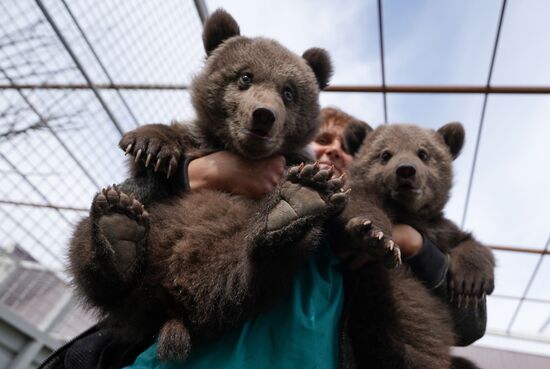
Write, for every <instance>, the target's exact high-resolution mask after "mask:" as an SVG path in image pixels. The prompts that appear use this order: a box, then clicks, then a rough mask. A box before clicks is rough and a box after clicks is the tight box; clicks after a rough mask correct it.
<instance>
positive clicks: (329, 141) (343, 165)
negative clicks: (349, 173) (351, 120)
mask: <svg viewBox="0 0 550 369" xmlns="http://www.w3.org/2000/svg"><path fill="white" fill-rule="evenodd" d="M343 131H344V129H343V128H340V127H334V126H330V125H329V126H325V127H323V128H321V132H320V133H319V135H318V136H317V138H315V140H314V141H313V142H312V143H311V146H312V149H313V152H314V153H315V158H316V159H317V160H318V161H319V163H320V164H321V167H322V168H328V167H330V166H333V167H334V175H335V176H339V175H341V174H342V173H344V172H345V171H346V169H347V167H348V165H349V164H350V163H351V161H352V159H353V156H351V155H350V154H348V153H347V152H346V150H345V149H344V142H343Z"/></svg>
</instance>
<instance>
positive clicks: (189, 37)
mask: <svg viewBox="0 0 550 369" xmlns="http://www.w3.org/2000/svg"><path fill="white" fill-rule="evenodd" d="M201 30H202V23H201V19H200V18H199V15H198V13H197V10H196V8H195V3H194V2H193V1H191V0H189V1H181V0H168V1H163V2H162V3H159V2H158V1H153V0H148V1H139V2H138V1H125V2H115V1H99V2H98V1H91V0H84V1H78V2H66V1H63V0H44V1H41V0H36V1H31V0H8V1H3V2H0V83H2V84H5V85H9V86H11V88H9V89H2V90H0V175H1V178H2V180H1V182H0V219H1V222H0V251H1V253H0V258H1V259H0V290H1V291H2V294H1V297H0V303H2V304H4V305H6V306H8V307H10V308H11V309H13V310H14V311H15V312H16V313H18V314H19V315H20V316H21V317H23V318H24V319H26V320H27V321H29V322H31V323H33V324H35V325H36V326H38V327H40V328H41V329H49V330H50V333H52V334H54V335H55V336H56V337H58V338H60V339H67V338H69V337H71V336H73V335H74V334H76V333H78V332H79V331H82V329H84V328H85V326H86V325H89V324H91V323H92V322H93V317H92V316H91V315H89V314H88V313H86V312H84V311H83V310H82V309H81V308H80V307H78V306H76V304H75V303H74V301H75V300H74V299H72V298H70V295H71V289H70V287H69V285H68V284H67V276H66V275H65V274H64V272H63V270H64V268H65V267H66V262H65V257H64V255H65V254H66V248H67V245H68V241H69V238H70V235H71V233H72V229H73V228H74V226H75V224H76V223H77V222H78V220H79V219H81V218H82V217H83V216H84V215H86V213H87V211H88V208H89V204H90V201H91V199H92V197H93V195H94V194H95V193H96V192H97V191H98V190H99V189H100V188H101V187H103V186H106V185H108V184H111V183H117V182H119V181H121V180H123V179H124V178H125V176H126V172H127V170H126V168H125V164H124V157H123V155H122V154H121V152H120V151H119V150H118V148H117V143H118V140H119V139H120V135H121V131H125V130H130V129H133V128H135V127H136V126H138V125H139V124H145V123H151V122H164V123H168V122H170V121H172V120H183V119H188V118H190V117H191V116H192V109H191V107H190V103H189V96H188V92H187V91H185V90H170V91H162V90H146V91H139V90H133V91H121V90H119V89H116V88H115V89H112V90H102V91H98V90H96V89H95V88H94V87H93V85H94V84H95V83H105V84H110V85H112V84H117V83H141V84H156V85H159V84H166V83H172V84H173V83H177V84H188V83H189V81H190V79H191V78H192V76H193V73H194V71H195V70H197V69H198V68H199V67H200V65H201V63H202V60H203V51H202V43H201V39H200V34H201ZM52 83H53V84H63V85H71V84H85V85H87V86H88V87H89V89H80V90H74V89H70V88H66V89H58V90H48V89H41V88H37V89H20V88H17V87H16V86H17V85H19V84H37V85H41V84H52ZM22 255H23V256H24V257H23V259H24V260H25V261H24V262H21V260H22V259H21V258H22ZM65 300H67V301H66V303H68V304H69V305H70V306H69V308H65V309H64V310H63V317H62V319H61V320H59V321H58V320H55V319H54V318H55V317H52V316H51V315H52V314H54V315H55V314H56V313H59V311H60V310H59V309H60V306H59V303H60V301H65ZM48 317H49V318H48ZM48 319H50V320H51V322H53V324H54V325H53V326H51V327H49V326H48V325H47V324H46V323H44V322H45V320H48Z"/></svg>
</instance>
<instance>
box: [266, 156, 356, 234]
mask: <svg viewBox="0 0 550 369" xmlns="http://www.w3.org/2000/svg"><path fill="white" fill-rule="evenodd" d="M343 186H344V178H343V177H338V178H332V170H331V169H321V168H320V166H319V163H315V164H307V165H306V164H303V163H302V164H300V165H297V166H294V167H291V168H290V169H289V170H288V174H287V178H286V181H285V182H284V183H283V184H282V185H281V187H280V195H281V199H280V201H279V202H278V203H277V204H276V205H275V207H274V208H273V210H271V212H270V213H269V215H268V218H267V231H268V232H271V231H280V230H282V229H285V228H287V227H293V226H294V225H296V224H298V223H300V222H305V223H308V222H309V220H311V219H322V218H323V217H324V216H327V215H332V214H335V213H338V212H340V211H342V210H343V209H344V207H345V206H346V203H347V200H348V197H349V190H347V191H344V190H343Z"/></svg>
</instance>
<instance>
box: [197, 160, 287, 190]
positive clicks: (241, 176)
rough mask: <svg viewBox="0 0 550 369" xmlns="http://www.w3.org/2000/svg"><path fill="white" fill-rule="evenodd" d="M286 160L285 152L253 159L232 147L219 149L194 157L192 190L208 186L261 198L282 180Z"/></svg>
mask: <svg viewBox="0 0 550 369" xmlns="http://www.w3.org/2000/svg"><path fill="white" fill-rule="evenodd" d="M285 164H286V162H285V158H284V157H283V156H281V155H278V156H274V157H271V158H267V159H261V160H249V159H245V158H243V157H241V156H239V155H237V154H233V153H231V152H229V151H218V152H215V153H213V154H210V155H206V156H203V157H200V158H197V159H194V160H192V161H191V162H190V163H189V166H188V168H187V176H188V178H189V187H190V188H191V191H193V190H198V189H201V188H208V189H215V190H221V191H225V192H229V193H234V194H239V195H244V196H246V197H249V198H253V199H258V198H262V197H263V196H265V195H267V194H268V193H270V192H271V191H273V189H274V188H275V186H277V184H279V182H280V181H281V179H282V178H283V175H284V170H285Z"/></svg>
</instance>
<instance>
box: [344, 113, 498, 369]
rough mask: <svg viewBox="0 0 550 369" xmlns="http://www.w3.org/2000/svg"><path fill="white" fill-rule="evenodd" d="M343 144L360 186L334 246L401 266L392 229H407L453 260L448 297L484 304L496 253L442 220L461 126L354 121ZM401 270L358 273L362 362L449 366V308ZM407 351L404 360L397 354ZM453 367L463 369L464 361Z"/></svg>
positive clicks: (355, 306)
mask: <svg viewBox="0 0 550 369" xmlns="http://www.w3.org/2000/svg"><path fill="white" fill-rule="evenodd" d="M344 140H345V144H346V147H347V149H348V151H349V152H350V153H352V154H355V158H354V160H353V162H352V164H351V165H350V168H349V186H351V187H352V189H353V190H352V193H351V197H350V200H349V203H348V206H347V207H346V209H345V210H344V212H343V213H342V214H341V215H340V216H339V217H337V221H335V229H333V234H336V235H338V237H340V238H339V239H338V240H337V241H336V242H337V243H339V244H340V245H343V246H344V247H351V248H352V249H355V250H361V252H367V253H369V254H370V255H372V256H373V257H374V258H376V259H379V260H383V261H385V262H386V264H389V265H395V264H397V263H398V260H399V251H398V249H397V248H396V247H395V245H394V244H393V241H392V240H391V237H390V235H391V231H392V224H397V223H402V224H409V225H411V226H413V227H414V228H415V229H417V230H418V231H419V232H421V234H422V235H423V236H424V237H427V238H428V239H429V240H431V241H433V243H434V244H435V245H437V246H438V247H439V248H440V249H441V250H442V251H443V252H444V253H446V254H448V255H449V256H450V264H449V270H448V273H449V274H450V275H449V279H448V280H449V286H448V287H449V290H448V293H449V294H451V295H450V297H451V301H454V303H455V304H456V305H458V306H457V308H458V309H460V308H461V307H462V306H468V305H469V304H477V303H478V302H479V301H480V299H485V295H486V294H490V293H491V292H492V291H493V289H494V257H493V254H492V252H491V250H490V249H489V248H488V247H485V246H483V245H482V244H480V243H479V242H478V241H476V240H475V239H474V238H473V237H472V235H471V234H469V233H466V232H464V231H462V230H461V229H460V228H459V227H458V226H456V225H455V224H454V223H453V222H451V221H450V220H448V219H446V218H445V217H444V216H443V208H444V206H445V204H446V203H447V201H448V199H449V193H450V190H451V185H452V179H453V176H452V161H453V159H455V158H456V157H457V156H458V155H459V153H460V151H461V149H462V146H463V142H464V129H463V127H462V125H461V124H459V123H450V124H447V125H445V126H443V127H441V128H440V129H439V130H437V131H433V130H429V129H424V128H420V127H417V126H412V125H396V124H391V125H383V126H380V127H378V128H377V129H375V130H373V129H372V128H370V127H369V126H368V125H366V124H363V123H356V124H350V125H349V126H348V127H346V130H345V132H344ZM404 266H405V265H403V266H402V267H399V268H395V269H392V270H389V269H386V268H383V267H381V266H371V267H367V268H364V270H362V271H361V272H359V273H358V275H357V276H356V278H357V279H358V280H357V281H356V282H355V286H356V288H355V290H354V292H353V294H352V295H353V297H352V298H353V300H354V302H353V303H352V304H351V317H350V321H353V322H354V325H353V326H352V327H351V337H352V342H353V343H354V348H355V350H354V352H355V354H356V359H357V361H358V363H364V364H365V366H366V363H376V365H374V366H373V367H376V368H401V367H406V368H409V367H410V368H412V367H415V368H417V367H418V368H427V367H430V368H431V367H440V368H448V367H449V365H450V362H449V360H450V357H449V352H448V348H449V345H451V344H452V343H453V342H452V341H450V339H451V338H452V336H451V335H450V334H449V333H450V332H452V327H451V325H450V319H449V316H450V315H449V313H450V312H449V309H448V308H447V307H445V306H443V304H441V303H440V302H439V301H437V300H436V298H435V297H433V296H430V295H429V294H428V293H427V291H426V288H425V287H423V286H421V283H420V282H419V281H418V280H416V279H415V278H414V277H413V276H412V275H410V273H409V272H408V270H407V268H406V267H404ZM374 281H375V282H374ZM388 291H392V292H391V293H389V292H388ZM446 331H447V332H446ZM442 337H443V338H442ZM403 350H407V351H408V356H407V357H405V356H404V355H402V354H397V355H396V353H400V352H402V351H403ZM405 361H407V362H408V363H406V362H405ZM452 365H453V367H455V366H456V367H461V366H459V362H458V359H453V364H452ZM359 366H361V365H359Z"/></svg>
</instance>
